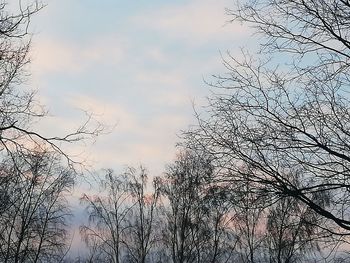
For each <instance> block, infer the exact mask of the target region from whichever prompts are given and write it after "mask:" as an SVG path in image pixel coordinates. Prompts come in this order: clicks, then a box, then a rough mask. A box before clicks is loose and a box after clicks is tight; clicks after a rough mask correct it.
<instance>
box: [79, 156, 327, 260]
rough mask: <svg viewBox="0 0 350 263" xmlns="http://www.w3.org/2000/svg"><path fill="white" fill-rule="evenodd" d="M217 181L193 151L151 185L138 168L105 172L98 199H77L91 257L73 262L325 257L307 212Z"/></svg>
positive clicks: (312, 218)
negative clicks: (85, 217) (83, 208)
mask: <svg viewBox="0 0 350 263" xmlns="http://www.w3.org/2000/svg"><path fill="white" fill-rule="evenodd" d="M217 179H218V178H217V174H216V169H215V168H214V166H213V164H212V161H211V158H210V157H208V156H206V155H203V154H199V153H198V152H192V151H183V152H182V153H180V154H179V155H178V158H177V160H176V161H175V163H174V164H172V165H170V166H169V167H168V169H167V172H166V173H165V174H164V176H162V177H157V178H155V179H154V180H153V181H152V183H151V184H147V172H146V170H145V169H144V168H142V167H141V168H139V169H132V168H130V169H128V170H127V171H126V172H125V173H123V174H120V175H118V174H114V173H113V171H107V172H106V174H105V178H104V179H103V180H101V181H100V185H101V189H100V193H101V194H97V195H93V196H89V195H87V194H85V195H84V196H83V197H82V203H83V204H85V205H86V208H87V211H88V214H89V223H88V224H87V225H83V226H81V228H80V232H81V234H82V237H83V238H84V241H85V243H86V245H87V246H88V248H89V251H90V254H89V256H88V257H86V258H80V259H79V262H140V263H141V262H142V263H145V262H208V263H209V262H307V260H311V259H312V260H321V259H323V256H324V255H323V254H322V252H321V250H322V249H323V248H324V247H323V245H324V241H325V237H326V236H327V233H325V231H322V230H320V229H318V227H317V226H316V224H317V223H319V222H320V220H321V218H320V216H318V215H317V214H316V213H315V212H313V211H312V210H311V209H310V208H308V207H307V206H305V205H303V204H302V203H300V202H297V201H295V200H293V199H292V198H283V199H282V200H279V201H276V202H275V203H274V204H273V205H267V204H268V202H266V200H265V199H266V197H265V196H264V195H261V194H259V193H255V194H254V193H251V194H248V195H247V194H246V191H247V188H249V182H248V180H247V182H241V184H240V185H232V184H231V183H229V182H225V181H222V182H218V180H217ZM310 222H312V223H313V224H310ZM328 241H329V239H328ZM310 262H311V261H310ZM312 262H314V261H312Z"/></svg>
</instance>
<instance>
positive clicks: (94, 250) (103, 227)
mask: <svg viewBox="0 0 350 263" xmlns="http://www.w3.org/2000/svg"><path fill="white" fill-rule="evenodd" d="M100 183H101V189H100V194H97V195H95V196H89V195H87V194H84V195H83V197H82V203H83V204H86V205H87V212H88V214H89V224H88V225H83V226H81V228H80V231H81V234H82V237H83V239H84V241H85V243H86V244H87V246H88V247H89V248H90V251H91V257H90V261H89V262H96V261H101V260H104V261H109V262H115V263H118V262H141V263H145V262H150V258H151V257H153V254H152V253H153V251H151V250H152V248H153V247H154V246H155V244H156V242H157V236H156V234H155V233H156V231H155V222H156V220H157V214H156V212H157V206H158V197H159V191H158V186H157V184H156V183H155V184H154V185H153V192H152V189H151V191H149V189H148V187H147V173H146V170H145V169H144V168H142V167H141V168H140V169H134V168H129V169H128V170H127V171H126V172H125V173H123V174H121V175H115V174H114V173H113V172H112V171H111V170H108V171H107V174H106V178H105V180H102V181H101V182H100ZM151 252H152V253H151Z"/></svg>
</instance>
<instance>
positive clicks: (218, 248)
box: [161, 151, 235, 263]
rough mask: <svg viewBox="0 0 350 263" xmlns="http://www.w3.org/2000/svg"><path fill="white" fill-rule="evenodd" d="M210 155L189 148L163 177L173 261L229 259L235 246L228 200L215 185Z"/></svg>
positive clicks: (167, 241) (167, 234)
mask: <svg viewBox="0 0 350 263" xmlns="http://www.w3.org/2000/svg"><path fill="white" fill-rule="evenodd" d="M213 172H214V170H213V167H212V165H211V160H210V158H207V157H205V156H202V155H200V154H199V153H198V152H197V153H196V152H191V151H185V152H182V153H180V154H179V155H178V158H177V160H176V161H175V163H174V164H173V165H171V166H169V167H168V171H167V173H166V175H165V177H164V178H163V179H162V181H163V182H162V187H161V189H162V194H163V196H164V197H165V198H166V199H165V201H164V202H166V203H167V204H168V205H165V214H166V219H165V220H166V229H165V230H164V243H165V246H166V247H167V248H168V250H169V257H170V259H169V260H171V261H172V262H174V263H175V262H176V263H184V262H226V261H225V260H228V259H229V258H230V257H231V255H232V251H233V249H234V246H232V243H235V240H233V239H230V238H229V235H230V232H231V230H232V229H230V227H229V224H228V223H229V221H230V218H229V215H228V210H229V208H228V207H227V200H225V199H226V198H225V197H224V196H221V195H220V194H221V191H220V188H218V187H217V186H215V185H212V178H213Z"/></svg>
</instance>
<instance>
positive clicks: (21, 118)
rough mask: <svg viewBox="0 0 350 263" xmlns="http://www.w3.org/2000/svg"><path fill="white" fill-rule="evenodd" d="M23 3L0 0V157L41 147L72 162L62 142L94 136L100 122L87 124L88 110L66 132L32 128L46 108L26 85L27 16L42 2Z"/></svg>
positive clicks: (26, 152) (39, 7) (28, 17)
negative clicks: (83, 118) (71, 128)
mask: <svg viewBox="0 0 350 263" xmlns="http://www.w3.org/2000/svg"><path fill="white" fill-rule="evenodd" d="M23 2H24V1H23ZM26 4H27V5H25V4H23V3H22V1H17V3H16V4H13V3H11V8H10V7H9V5H10V3H9V2H8V1H1V3H0V157H2V156H4V155H9V156H12V155H15V156H18V155H19V154H23V156H24V157H25V156H26V155H27V154H30V153H31V152H32V151H33V152H35V151H37V150H38V149H39V148H40V149H42V151H47V150H51V151H55V152H57V153H60V154H61V155H63V156H65V157H66V159H67V160H68V162H69V164H73V163H74V161H73V160H72V158H71V157H70V156H69V155H67V154H66V153H65V152H64V151H63V150H62V148H61V146H62V144H63V143H72V142H76V141H79V140H83V139H87V138H91V137H94V136H96V135H98V134H99V133H100V132H101V130H102V126H101V125H100V124H98V123H97V124H96V125H95V124H94V127H93V126H90V125H92V124H93V120H92V115H91V114H88V117H87V120H86V121H85V122H83V123H82V124H81V125H79V127H78V128H77V129H76V130H75V131H72V132H68V133H67V134H65V135H58V136H57V135H54V136H46V135H44V134H43V132H42V131H39V130H35V129H33V125H32V124H33V122H38V121H39V120H40V119H41V118H43V117H45V116H46V115H47V112H46V110H45V109H44V107H43V106H42V105H41V104H40V103H39V102H38V101H37V100H36V96H35V95H36V92H35V91H34V90H32V89H30V88H28V87H26V86H25V81H26V79H27V76H28V72H27V71H26V69H27V68H26V66H27V64H29V63H30V58H29V51H30V46H31V34H30V33H29V32H28V28H29V22H30V18H31V17H32V16H33V15H35V13H37V12H38V11H39V10H40V9H41V8H42V7H43V4H41V3H39V2H38V1H36V0H33V1H29V2H27V3H26ZM10 10H13V11H10ZM34 149H36V150H34ZM14 159H16V158H15V157H14Z"/></svg>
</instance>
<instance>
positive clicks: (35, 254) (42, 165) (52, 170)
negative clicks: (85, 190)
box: [0, 153, 74, 262]
mask: <svg viewBox="0 0 350 263" xmlns="http://www.w3.org/2000/svg"><path fill="white" fill-rule="evenodd" d="M19 158H22V156H21V155H20V156H19V157H18V159H17V160H16V164H15V165H14V163H13V158H10V159H8V160H7V161H6V162H5V161H3V162H2V164H1V172H2V174H1V180H2V181H3V182H4V181H5V183H4V184H1V185H0V188H1V193H2V196H3V200H5V203H4V204H3V210H2V211H1V213H0V225H1V226H0V260H1V262H48V261H50V262H60V261H61V260H62V258H63V257H64V254H65V251H66V249H67V247H66V238H67V230H66V227H67V220H68V217H69V215H70V210H69V208H68V205H67V200H66V194H67V193H68V192H69V191H70V190H71V188H72V186H73V182H74V172H73V171H72V170H70V169H66V168H63V167H62V166H61V165H60V158H59V157H58V156H55V155H52V154H48V153H37V154H36V155H30V156H27V158H26V159H24V160H23V159H19ZM19 169H20V170H19Z"/></svg>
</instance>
